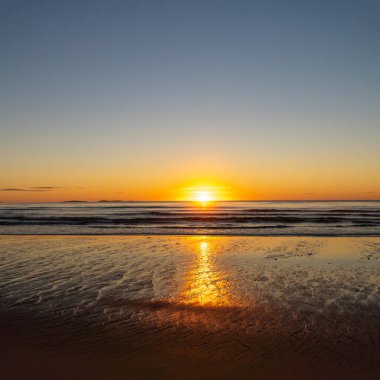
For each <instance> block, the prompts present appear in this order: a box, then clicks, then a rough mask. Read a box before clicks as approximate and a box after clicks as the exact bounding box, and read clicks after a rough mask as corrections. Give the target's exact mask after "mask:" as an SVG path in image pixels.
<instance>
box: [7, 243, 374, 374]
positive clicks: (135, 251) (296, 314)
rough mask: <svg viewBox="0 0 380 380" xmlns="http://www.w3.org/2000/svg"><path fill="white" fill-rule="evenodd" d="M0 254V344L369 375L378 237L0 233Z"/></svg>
mask: <svg viewBox="0 0 380 380" xmlns="http://www.w3.org/2000/svg"><path fill="white" fill-rule="evenodd" d="M0 260H1V266H0V297H1V303H0V307H1V309H0V314H1V321H0V322H1V326H2V328H3V329H4V331H6V330H8V331H12V326H13V327H14V326H16V327H17V328H16V330H15V331H16V332H15V333H9V334H10V335H9V336H8V337H6V338H5V342H7V339H8V340H11V341H12V344H15V342H16V343H17V344H22V343H23V342H24V343H25V342H28V341H30V340H31V338H30V334H32V333H33V331H35V338H36V337H38V339H42V341H43V344H44V345H45V346H46V344H47V342H50V343H49V344H50V345H51V344H52V343H51V342H60V343H59V345H63V346H65V345H67V344H69V343H68V342H70V341H73V342H75V345H76V348H78V347H81V348H82V351H83V352H84V351H86V352H87V351H91V352H93V351H97V350H98V351H99V350H105V347H112V350H111V351H112V352H113V354H114V353H115V351H117V352H119V353H120V352H123V353H124V354H123V355H125V357H124V359H123V360H126V359H125V358H128V359H129V360H132V359H133V363H137V362H138V361H139V360H140V359H141V358H145V359H144V363H145V364H146V363H147V362H146V356H147V355H153V356H154V355H162V352H167V351H168V350H169V351H170V355H169V354H168V356H167V357H166V358H167V359H168V358H170V360H169V359H168V360H169V361H170V362H171V361H172V360H173V355H174V354H173V352H175V353H176V354H175V355H178V352H179V351H181V350H186V352H192V353H191V354H189V355H190V356H191V357H192V360H191V363H192V366H193V365H194V363H196V362H197V360H200V359H199V357H198V356H197V355H201V357H203V358H204V357H207V358H208V359H210V358H212V360H217V361H218V360H219V361H220V363H228V366H230V367H231V366H236V365H237V366H239V365H241V363H244V365H245V366H246V367H245V368H246V369H247V370H248V369H250V370H255V371H256V370H257V371H259V372H260V371H264V372H262V373H263V374H265V373H267V372H266V371H269V369H270V368H272V367H273V364H274V363H277V364H278V365H279V366H280V367H279V368H281V371H283V370H285V371H290V372H289V374H292V373H293V372H291V369H292V368H293V370H294V369H299V368H298V367H299V365H297V364H296V363H297V360H298V359H297V357H302V358H303V359H302V360H304V362H305V363H308V365H311V366H312V368H314V367H313V366H315V368H314V369H312V370H310V371H311V372H310V373H312V374H313V373H314V374H319V375H320V373H321V372H320V371H322V373H330V371H332V372H331V374H336V373H338V372H339V373H341V374H342V373H343V374H346V375H347V376H353V375H355V376H356V375H357V376H358V378H360V376H359V375H360V373H361V374H362V375H363V371H364V370H365V371H367V372H365V374H366V376H367V377H361V378H370V374H375V375H378V374H379V372H380V371H379V367H378V364H377V361H378V359H379V354H378V352H379V348H380V238H368V237H361V238H359V237H355V238H354V237H345V238H337V237H334V238H332V237H330V238H328V237H324V238H322V237H318V238H312V237H275V238H273V237H272V238H269V237H216V236H193V237H188V236H144V237H142V236H127V237H125V236H124V237H122V236H118V237H115V236H114V237H104V236H103V237H95V236H87V237H86V236H81V237H75V236H66V237H62V236H60V237H56V236H48V237H46V236H43V237H38V236H24V237H22V236H13V237H12V236H3V237H0ZM36 323H37V325H38V326H39V327H35V324H36ZM61 328H64V329H66V328H68V329H69V333H67V331H66V330H65V332H64V333H62V334H61V335H60V334H59V331H60V329H61ZM25 329H26V331H27V332H28V333H27V334H21V333H19V332H20V331H24V330H25ZM41 331H42V334H41ZM58 336H61V338H57V337H58ZM36 339H37V338H36ZM38 339H37V340H38ZM3 344H4V341H3ZM57 344H58V343H57ZM53 345H54V344H53ZM165 350H166V351H165ZM194 350H195V351H194ZM194 352H196V353H197V354H196V356H195V357H194ZM113 354H112V355H113ZM120 355H121V354H120ZM175 355H174V357H176V356H175ZM202 355H203V356H202ZM188 357H189V356H188ZM131 358H132V359H131ZM210 360H211V359H210ZM160 361H161V359H160ZM164 361H165V360H164ZM128 363H129V364H130V365H131V366H132V367H133V365H132V364H131V363H130V362H128ZM220 363H219V366H221V368H222V367H223V366H222V364H220ZM239 363H240V364H239ZM277 364H276V365H277ZM223 365H224V364H223ZM226 365H227V364H226ZM289 366H290V367H289ZM318 366H320V368H319V369H316V368H317V367H318ZM272 369H273V368H272ZM334 371H335V372H334ZM336 371H337V372H336ZM260 373H261V372H260ZM245 375H246V376H247V378H250V376H249V375H247V374H245ZM375 375H374V376H375ZM263 376H264V375H263ZM371 376H372V375H371ZM150 377H151V376H150ZM243 377H244V376H243V375H242V378H243ZM301 377H302V376H301ZM190 378H191V376H190ZM193 378H194V377H193ZM374 378H376V376H375V377H374Z"/></svg>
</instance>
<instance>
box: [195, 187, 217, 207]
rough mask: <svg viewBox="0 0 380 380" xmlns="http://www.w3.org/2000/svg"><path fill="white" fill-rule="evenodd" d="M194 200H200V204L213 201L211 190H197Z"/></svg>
mask: <svg viewBox="0 0 380 380" xmlns="http://www.w3.org/2000/svg"><path fill="white" fill-rule="evenodd" d="M195 200H196V201H198V202H200V203H201V204H202V205H204V206H205V205H207V203H209V202H211V201H213V200H214V199H213V197H212V194H211V192H209V191H204V190H203V191H199V192H198V193H195Z"/></svg>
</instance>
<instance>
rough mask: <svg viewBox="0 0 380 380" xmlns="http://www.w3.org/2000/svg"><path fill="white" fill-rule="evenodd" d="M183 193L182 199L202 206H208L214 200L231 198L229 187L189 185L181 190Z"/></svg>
mask: <svg viewBox="0 0 380 380" xmlns="http://www.w3.org/2000/svg"><path fill="white" fill-rule="evenodd" d="M181 193H182V194H183V195H182V197H181V199H180V200H185V201H192V202H195V203H198V204H200V205H202V206H208V205H210V204H211V203H212V202H217V201H226V200H229V199H230V197H229V194H230V191H229V187H226V186H215V185H214V186H212V185H198V186H189V187H185V188H183V189H182V190H181Z"/></svg>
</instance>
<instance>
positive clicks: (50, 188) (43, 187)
mask: <svg viewBox="0 0 380 380" xmlns="http://www.w3.org/2000/svg"><path fill="white" fill-rule="evenodd" d="M30 189H31V190H58V189H65V187H56V186H33V187H31V188H30Z"/></svg>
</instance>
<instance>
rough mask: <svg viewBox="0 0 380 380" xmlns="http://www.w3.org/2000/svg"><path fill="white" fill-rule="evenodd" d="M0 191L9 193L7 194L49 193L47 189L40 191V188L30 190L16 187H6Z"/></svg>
mask: <svg viewBox="0 0 380 380" xmlns="http://www.w3.org/2000/svg"><path fill="white" fill-rule="evenodd" d="M0 191H9V192H44V191H51V190H49V189H40V188H30V189H21V188H17V187H8V188H4V189H0Z"/></svg>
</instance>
